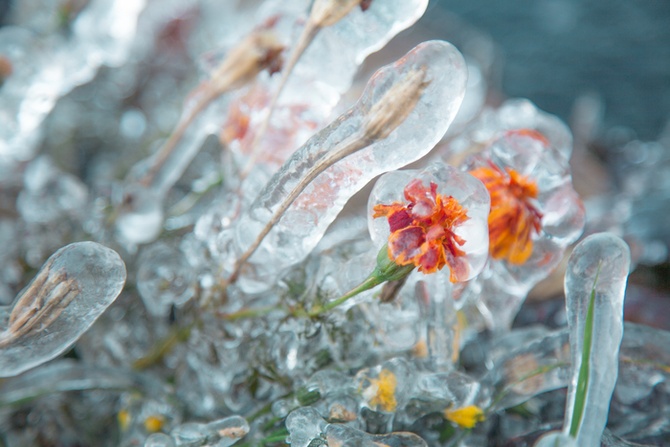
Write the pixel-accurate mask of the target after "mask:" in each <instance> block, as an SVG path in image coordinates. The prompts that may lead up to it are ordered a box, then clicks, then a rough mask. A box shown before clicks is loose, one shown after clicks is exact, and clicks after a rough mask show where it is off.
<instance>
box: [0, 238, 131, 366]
mask: <svg viewBox="0 0 670 447" xmlns="http://www.w3.org/2000/svg"><path fill="white" fill-rule="evenodd" d="M125 281H126V268H125V265H124V263H123V261H122V260H121V257H120V256H119V255H118V254H117V253H116V252H115V251H114V250H112V249H110V248H107V247H105V246H103V245H100V244H98V243H96V242H77V243H74V244H70V245H68V246H66V247H63V248H61V249H60V250H58V251H57V252H56V253H54V254H53V255H52V256H51V257H50V258H49V259H48V260H47V262H46V263H45V264H44V266H43V267H42V268H41V269H40V271H39V272H38V273H37V275H36V277H35V279H33V281H31V283H30V284H28V286H27V287H26V288H25V289H23V291H22V292H21V293H20V294H19V296H18V297H17V299H16V301H15V305H16V303H20V304H21V305H22V308H21V309H14V310H13V312H14V313H15V314H16V315H18V316H19V317H18V318H17V319H20V318H21V317H24V316H27V315H29V314H30V313H31V311H37V314H39V309H42V308H44V307H45V305H48V304H49V303H50V302H52V301H51V300H55V299H59V297H58V295H57V294H58V293H59V292H61V291H63V287H65V285H66V284H67V283H68V282H71V283H72V284H73V286H72V287H74V292H72V293H73V295H74V296H73V295H70V298H72V301H71V302H70V303H69V304H67V305H66V307H64V308H62V307H59V305H58V304H56V306H55V307H54V308H52V309H51V315H45V317H44V319H45V320H49V319H50V317H52V318H53V317H54V316H55V319H54V320H53V321H52V322H51V323H50V324H47V325H46V326H40V327H34V328H33V329H32V330H30V331H28V332H26V333H24V334H22V335H20V336H17V337H15V336H14V334H13V333H12V331H11V329H10V328H9V327H6V328H4V330H3V332H0V341H1V342H4V343H2V344H3V345H4V346H3V347H0V359H2V362H1V363H0V377H8V376H13V375H16V374H19V373H21V372H23V371H25V370H27V369H30V368H32V367H35V366H37V365H39V364H41V363H44V362H46V361H47V360H51V359H52V358H54V357H56V356H58V355H59V354H61V353H62V352H63V351H65V350H66V349H67V348H69V347H70V346H72V344H73V343H74V342H76V341H77V339H79V337H80V336H81V335H82V334H83V333H84V332H86V330H87V329H88V328H89V327H90V326H91V325H92V324H93V323H94V322H95V320H96V319H97V318H98V317H99V316H100V315H101V314H102V313H103V312H104V311H105V309H107V307H109V305H110V304H112V302H113V301H114V300H115V299H116V297H117V296H118V295H119V293H121V289H123V285H124V284H125ZM50 286H53V290H52V291H51V292H47V293H49V295H47V296H46V297H42V299H43V300H46V301H45V302H42V303H41V304H40V303H38V302H36V301H35V300H34V299H30V296H29V295H28V294H32V295H35V297H37V295H38V294H39V293H42V291H44V290H47V291H48V290H49V287H50ZM34 287H35V288H37V289H35V288H34ZM23 300H28V301H26V302H25V303H24V302H23ZM59 312H60V314H58V313H59ZM2 323H3V324H7V322H5V321H3V322H2ZM36 324H41V323H40V322H37V323H36Z"/></svg>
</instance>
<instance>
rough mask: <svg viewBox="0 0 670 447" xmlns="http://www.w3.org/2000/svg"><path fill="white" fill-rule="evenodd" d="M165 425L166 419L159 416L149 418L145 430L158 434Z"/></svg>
mask: <svg viewBox="0 0 670 447" xmlns="http://www.w3.org/2000/svg"><path fill="white" fill-rule="evenodd" d="M164 424H165V418H164V417H163V416H161V415H160V414H159V415H152V416H149V417H148V418H146V419H145V420H144V429H145V430H146V431H147V432H149V433H156V432H158V431H161V429H162V428H163V425H164Z"/></svg>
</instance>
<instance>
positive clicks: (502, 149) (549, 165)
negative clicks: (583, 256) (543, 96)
mask: <svg viewBox="0 0 670 447" xmlns="http://www.w3.org/2000/svg"><path fill="white" fill-rule="evenodd" d="M465 169H466V170H467V171H468V172H469V173H470V174H472V175H473V176H475V177H477V178H478V179H479V180H481V181H482V183H484V186H485V187H486V189H487V190H488V192H489V194H490V196H491V211H490V214H489V217H488V224H489V251H490V254H491V258H493V260H497V261H505V262H507V263H509V264H511V265H513V266H522V265H523V264H526V262H528V261H529V260H535V261H537V260H538V253H536V250H535V247H536V246H537V244H538V242H539V241H540V240H542V239H545V240H548V239H552V240H553V241H556V242H559V241H560V242H563V241H564V240H569V241H570V242H572V241H574V239H576V237H577V236H578V235H579V233H580V232H581V229H582V226H583V219H584V218H583V206H582V204H581V201H580V200H579V197H578V196H577V194H576V193H575V191H574V190H573V189H572V181H571V177H570V172H569V169H568V166H567V163H566V162H565V160H564V159H563V158H562V157H561V154H560V153H558V152H557V151H556V150H554V149H553V148H552V147H551V146H550V145H549V141H548V140H547V139H546V138H545V137H544V136H543V135H542V134H540V133H539V132H537V131H534V130H530V129H518V130H511V131H507V132H505V133H504V134H503V135H502V136H501V137H499V138H497V139H496V140H494V141H493V142H492V143H490V145H489V146H488V147H487V148H486V149H485V150H484V151H483V152H482V153H480V154H478V155H476V156H474V157H471V158H470V159H469V160H468V161H467V162H466V164H465ZM540 245H542V244H540ZM560 245H562V246H563V247H564V246H565V244H560ZM543 251H544V250H542V249H540V251H539V255H540V256H543V257H544V256H545V255H546V253H543ZM534 254H535V256H533V255H534ZM531 258H532V259H531Z"/></svg>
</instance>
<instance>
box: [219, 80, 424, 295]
mask: <svg viewBox="0 0 670 447" xmlns="http://www.w3.org/2000/svg"><path fill="white" fill-rule="evenodd" d="M425 76H426V68H425V67H419V68H418V69H415V70H413V71H410V72H409V73H407V74H406V75H405V77H404V78H402V79H401V80H400V81H399V82H397V83H396V84H395V85H394V86H393V87H391V88H390V89H389V90H388V91H387V92H386V93H385V94H384V96H382V97H381V99H380V100H379V101H378V102H377V103H375V104H374V105H373V106H372V107H371V108H370V111H369V113H368V115H367V117H366V119H365V120H364V121H363V129H361V130H359V131H358V132H354V133H353V134H352V135H351V136H350V137H349V138H348V139H346V140H344V141H343V142H342V143H340V145H338V146H336V147H335V148H333V150H332V151H331V152H329V153H327V154H325V155H324V156H323V157H322V158H321V159H320V160H318V161H317V162H316V163H315V164H314V166H313V167H312V168H311V169H309V170H307V172H305V174H304V176H303V177H302V178H301V179H300V181H299V182H298V184H297V185H296V186H295V187H294V188H293V189H292V190H291V191H290V192H289V194H288V195H287V196H286V197H285V198H284V200H282V202H281V203H280V205H279V206H278V207H277V209H276V210H275V212H274V213H273V215H272V217H271V218H270V220H269V221H268V223H267V224H266V225H265V227H264V228H263V229H262V230H261V232H260V234H259V235H258V236H257V237H256V239H255V240H254V242H253V243H252V244H251V246H250V247H249V248H248V249H247V250H246V251H245V252H244V253H243V254H242V256H240V257H239V259H238V260H237V262H236V264H235V268H234V270H233V273H232V274H231V275H230V277H229V278H228V283H229V284H230V283H233V282H235V280H237V277H238V276H239V274H240V269H241V267H242V265H244V263H245V262H247V260H248V259H249V258H250V257H251V255H253V254H254V252H255V251H256V249H257V248H258V247H259V246H260V245H261V243H262V242H263V239H264V238H265V236H267V235H268V233H270V231H271V230H272V228H273V227H274V226H275V225H276V224H277V222H279V220H280V219H281V218H282V216H283V214H284V213H285V212H286V210H288V208H289V207H290V206H291V204H292V203H293V202H294V201H295V200H296V199H297V198H298V196H299V195H300V194H301V193H302V192H303V191H304V190H305V188H307V186H308V185H309V184H310V183H312V181H314V179H316V178H317V177H318V176H319V175H320V174H321V173H323V172H324V171H325V170H326V169H328V168H329V167H331V166H333V165H334V164H335V163H337V162H338V161H340V160H342V159H343V158H345V157H348V156H349V155H351V154H353V153H355V152H358V151H360V150H361V149H364V148H366V147H368V146H370V145H371V144H372V143H374V142H375V141H377V140H380V139H384V138H386V137H388V136H389V135H390V134H391V132H393V131H394V130H395V129H396V128H397V127H398V126H399V125H400V124H401V123H402V122H403V121H404V120H405V118H407V116H408V115H409V114H410V113H411V112H412V110H414V107H415V106H416V104H417V102H418V101H419V99H420V97H421V95H422V93H423V91H424V89H425V88H426V86H427V85H428V82H426V81H425Z"/></svg>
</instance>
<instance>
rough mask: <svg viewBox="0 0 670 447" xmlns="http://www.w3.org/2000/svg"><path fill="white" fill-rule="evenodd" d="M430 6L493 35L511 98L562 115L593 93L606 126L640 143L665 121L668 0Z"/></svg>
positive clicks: (669, 97)
mask: <svg viewBox="0 0 670 447" xmlns="http://www.w3.org/2000/svg"><path fill="white" fill-rule="evenodd" d="M429 8H432V9H434V10H436V11H434V12H442V11H450V12H452V13H454V14H456V15H458V16H459V17H461V18H462V19H464V20H465V21H466V22H468V23H469V24H471V25H473V26H474V27H475V28H478V29H479V30H480V31H482V32H484V33H486V34H488V35H489V36H490V37H491V38H492V40H493V41H494V42H495V43H496V44H497V45H498V46H499V47H500V50H501V52H502V57H503V58H504V64H503V65H502V67H503V68H502V70H503V72H502V73H501V76H502V77H501V80H502V88H503V92H504V93H505V94H507V95H509V96H512V97H515V96H521V97H527V98H529V99H531V100H532V101H533V102H535V103H536V104H537V105H538V106H539V107H540V108H542V109H545V110H547V111H549V112H551V113H554V114H556V115H559V116H560V117H561V118H563V119H564V120H567V119H568V117H569V114H570V111H571V108H572V105H573V103H574V100H575V98H576V97H577V96H579V95H581V94H585V93H595V94H597V95H599V96H600V97H601V99H602V101H603V103H604V124H605V127H606V128H608V127H614V126H626V127H630V128H631V129H633V130H634V131H635V132H636V133H637V136H638V137H639V138H640V139H642V140H652V139H656V138H657V137H658V135H659V133H660V132H661V131H662V129H663V128H664V127H665V125H666V124H667V123H668V120H669V119H670V1H668V0H644V1H642V0H610V1H606V2H603V1H601V0H516V1H514V2H504V1H499V0H478V1H468V0H437V1H431V4H430V6H429ZM434 16H435V15H434V14H432V15H431V13H430V11H429V12H428V13H427V14H426V16H425V17H426V18H427V19H428V20H431V18H432V17H434Z"/></svg>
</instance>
